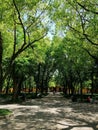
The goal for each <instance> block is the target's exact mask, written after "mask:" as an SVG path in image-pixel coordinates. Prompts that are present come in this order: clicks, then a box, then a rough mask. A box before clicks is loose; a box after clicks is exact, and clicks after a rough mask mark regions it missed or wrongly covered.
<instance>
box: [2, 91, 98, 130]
mask: <svg viewBox="0 0 98 130" xmlns="http://www.w3.org/2000/svg"><path fill="white" fill-rule="evenodd" d="M0 108H9V109H10V110H12V111H13V113H14V116H12V117H11V119H0V130H97V129H98V104H93V105H92V104H89V103H88V104H87V103H72V102H71V101H70V100H68V99H65V98H64V97H62V96H61V95H60V94H59V93H56V94H55V95H53V94H52V93H50V94H49V95H48V96H46V97H45V98H41V99H32V100H27V101H26V102H24V103H22V104H20V105H19V104H7V105H0Z"/></svg>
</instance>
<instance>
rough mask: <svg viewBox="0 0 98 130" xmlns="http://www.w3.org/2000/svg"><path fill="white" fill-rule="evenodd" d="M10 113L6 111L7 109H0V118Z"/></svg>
mask: <svg viewBox="0 0 98 130" xmlns="http://www.w3.org/2000/svg"><path fill="white" fill-rule="evenodd" d="M11 113H12V111H10V110H8V109H0V116H6V115H9V114H11Z"/></svg>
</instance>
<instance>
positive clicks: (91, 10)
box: [77, 2, 98, 14]
mask: <svg viewBox="0 0 98 130" xmlns="http://www.w3.org/2000/svg"><path fill="white" fill-rule="evenodd" d="M77 4H78V5H79V6H81V7H82V8H83V9H85V10H86V11H88V12H92V13H94V14H98V12H96V11H93V10H90V9H88V8H86V7H85V6H84V5H82V4H80V3H79V2H77Z"/></svg>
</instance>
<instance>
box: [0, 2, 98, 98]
mask: <svg viewBox="0 0 98 130" xmlns="http://www.w3.org/2000/svg"><path fill="white" fill-rule="evenodd" d="M0 3H1V6H0V92H2V91H4V92H5V91H6V93H8V92H9V89H10V88H12V89H13V91H12V92H13V96H12V99H13V100H16V99H17V98H18V96H19V94H20V93H21V91H22V90H24V89H25V90H26V89H28V90H29V92H31V91H32V89H33V88H36V95H37V93H38V91H39V90H40V92H41V93H42V94H43V93H44V92H47V91H48V87H49V85H50V84H55V85H56V86H62V88H63V91H64V93H68V91H69V93H71V94H74V93H76V92H81V94H82V90H83V88H84V87H86V88H89V89H91V92H92V94H93V92H95V91H96V90H97V81H98V80H97V79H98V56H97V51H98V48H97V47H98V43H97V41H98V8H97V7H98V1H97V0H92V1H90V0H88V1H84V0H66V1H65V0H59V1H57V0H33V1H32V0H24V1H19V0H11V1H9V0H6V1H3V0H0Z"/></svg>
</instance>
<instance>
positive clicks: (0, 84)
mask: <svg viewBox="0 0 98 130" xmlns="http://www.w3.org/2000/svg"><path fill="white" fill-rule="evenodd" d="M2 55H3V42H2V35H1V32H0V93H1V92H2V87H3V70H2Z"/></svg>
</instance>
